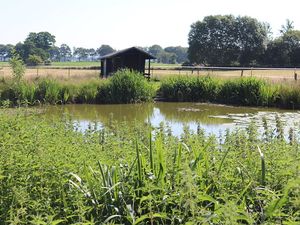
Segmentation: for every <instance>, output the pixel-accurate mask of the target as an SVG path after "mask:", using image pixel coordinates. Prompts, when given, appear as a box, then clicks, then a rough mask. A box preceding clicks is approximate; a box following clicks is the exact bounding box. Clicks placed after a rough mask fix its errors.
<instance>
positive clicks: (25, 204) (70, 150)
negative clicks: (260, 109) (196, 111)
mask: <svg viewBox="0 0 300 225" xmlns="http://www.w3.org/2000/svg"><path fill="white" fill-rule="evenodd" d="M276 120H277V122H276V124H277V126H278V127H277V129H276V131H272V130H270V129H268V124H267V122H266V121H265V123H264V127H265V128H266V129H267V131H266V132H264V133H265V134H266V137H265V136H263V137H260V136H258V135H257V133H258V132H257V128H256V127H255V124H254V123H252V124H251V125H250V126H249V128H248V129H246V130H234V131H231V132H230V131H227V133H226V135H225V136H224V137H222V138H216V137H215V136H207V135H206V134H205V132H203V131H202V130H201V129H200V128H199V129H198V130H197V132H196V133H192V132H191V131H189V129H188V128H186V129H185V131H184V133H183V134H182V137H175V136H173V135H172V134H171V132H170V131H169V129H168V127H166V126H164V125H163V124H161V126H160V127H159V128H152V127H151V125H149V124H135V125H132V124H131V125H130V124H128V123H126V122H123V123H119V124H117V123H115V122H114V121H110V122H109V124H107V125H106V126H105V128H103V129H101V130H98V129H96V127H95V126H90V128H89V129H88V130H86V131H85V132H78V131H77V127H76V125H75V127H74V124H73V122H72V120H71V118H68V117H67V116H66V117H65V118H63V119H61V120H57V119H56V118H53V120H50V121H49V119H47V120H46V119H44V118H43V116H42V115H41V114H38V115H36V114H35V113H32V112H30V111H29V112H28V111H24V110H21V111H17V110H14V111H13V110H11V109H5V110H3V109H2V110H1V111H0V151H1V154H0V206H1V207H0V224H141V225H142V224H299V222H300V174H299V171H300V170H299V165H300V163H299V162H300V158H299V136H298V135H297V134H296V133H295V134H294V136H293V141H286V140H285V139H284V138H280V130H281V125H282V124H281V123H280V118H276ZM273 132H274V134H273Z"/></svg>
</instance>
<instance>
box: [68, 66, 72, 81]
mask: <svg viewBox="0 0 300 225" xmlns="http://www.w3.org/2000/svg"><path fill="white" fill-rule="evenodd" d="M70 74H71V69H70V68H68V78H69V79H70Z"/></svg>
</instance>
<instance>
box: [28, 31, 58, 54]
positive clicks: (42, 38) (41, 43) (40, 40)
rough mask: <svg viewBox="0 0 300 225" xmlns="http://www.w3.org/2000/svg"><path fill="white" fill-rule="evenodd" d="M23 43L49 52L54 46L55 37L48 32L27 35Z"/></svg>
mask: <svg viewBox="0 0 300 225" xmlns="http://www.w3.org/2000/svg"><path fill="white" fill-rule="evenodd" d="M25 42H32V43H34V46H35V47H36V48H41V49H43V50H45V51H47V50H50V49H51V48H52V47H53V46H54V44H55V36H54V35H52V34H50V33H49V32H39V33H34V32H31V33H29V35H28V37H27V38H26V40H25Z"/></svg>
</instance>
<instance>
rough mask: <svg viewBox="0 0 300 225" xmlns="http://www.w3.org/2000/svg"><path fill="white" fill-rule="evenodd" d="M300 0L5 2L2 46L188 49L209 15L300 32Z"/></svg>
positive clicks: (2, 0) (46, 0) (37, 0)
mask: <svg viewBox="0 0 300 225" xmlns="http://www.w3.org/2000/svg"><path fill="white" fill-rule="evenodd" d="M299 6H300V1H299V0H285V1H271V0H251V1H250V0H247V1H243V0H240V1H238V0H206V1H202V0H105V1H104V0H1V8H2V10H1V13H0V21H1V33H0V43H1V44H8V43H11V44H16V43H17V42H19V41H23V40H24V39H25V38H26V36H27V35H28V33H29V32H40V31H48V32H50V33H51V34H53V35H55V36H56V41H57V43H56V44H57V45H60V44H62V43H66V44H68V45H70V46H71V47H74V46H76V47H86V48H97V47H99V46H100V45H101V44H109V45H111V46H112V47H114V48H116V49H122V48H126V47H129V46H150V45H153V44H159V45H161V46H162V47H167V46H177V45H181V46H188V43H187V36H188V32H189V30H190V25H191V24H192V23H194V22H196V21H197V20H202V19H203V18H204V17H205V16H207V15H216V14H223V15H225V14H233V15H235V16H237V15H241V16H244V15H247V16H251V17H254V18H257V19H258V20H260V21H264V22H268V23H270V25H271V27H272V31H273V33H274V35H278V30H279V29H280V26H281V25H282V24H284V23H285V20H286V19H287V18H289V19H290V20H292V21H294V26H295V28H296V29H299V30H300V7H299Z"/></svg>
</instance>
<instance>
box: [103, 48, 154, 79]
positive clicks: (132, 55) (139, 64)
mask: <svg viewBox="0 0 300 225" xmlns="http://www.w3.org/2000/svg"><path fill="white" fill-rule="evenodd" d="M100 59H101V75H102V77H107V76H110V75H111V74H113V73H114V72H116V71H117V70H119V69H125V68H127V69H131V70H135V71H138V72H140V73H142V74H144V76H145V77H148V78H149V77H150V62H151V59H155V57H154V56H152V55H151V54H149V53H148V52H145V51H144V50H142V49H139V48H136V47H132V48H127V49H124V50H121V51H118V52H114V53H111V54H108V55H105V56H103V57H101V58H100ZM146 60H147V61H148V62H147V63H148V68H147V70H145V65H146ZM145 71H146V72H145Z"/></svg>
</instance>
